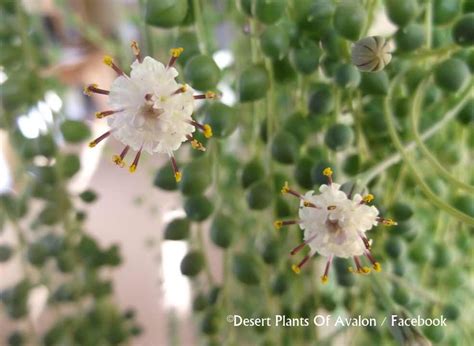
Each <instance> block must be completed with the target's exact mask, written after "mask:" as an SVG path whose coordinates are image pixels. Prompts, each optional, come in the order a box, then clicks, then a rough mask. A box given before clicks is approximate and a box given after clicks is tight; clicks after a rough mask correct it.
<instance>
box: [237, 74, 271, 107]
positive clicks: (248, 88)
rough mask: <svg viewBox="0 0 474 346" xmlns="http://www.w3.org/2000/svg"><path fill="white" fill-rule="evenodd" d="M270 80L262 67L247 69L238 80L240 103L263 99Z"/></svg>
mask: <svg viewBox="0 0 474 346" xmlns="http://www.w3.org/2000/svg"><path fill="white" fill-rule="evenodd" d="M269 87H270V80H269V78H268V72H267V70H266V69H265V67H264V66H262V65H253V66H250V67H247V68H246V69H245V70H244V71H243V72H242V73H241V75H240V78H239V96H240V101H241V102H250V101H255V100H259V99H261V98H263V97H265V95H266V93H267V90H268V88H269Z"/></svg>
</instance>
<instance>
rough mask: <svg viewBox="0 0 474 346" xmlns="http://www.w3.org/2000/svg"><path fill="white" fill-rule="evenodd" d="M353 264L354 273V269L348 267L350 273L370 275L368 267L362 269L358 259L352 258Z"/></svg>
mask: <svg viewBox="0 0 474 346" xmlns="http://www.w3.org/2000/svg"><path fill="white" fill-rule="evenodd" d="M354 263H355V265H356V270H355V271H354V269H353V268H352V267H349V271H350V272H351V273H356V274H369V273H370V268H369V267H364V266H363V265H362V264H361V263H360V260H359V257H357V256H354Z"/></svg>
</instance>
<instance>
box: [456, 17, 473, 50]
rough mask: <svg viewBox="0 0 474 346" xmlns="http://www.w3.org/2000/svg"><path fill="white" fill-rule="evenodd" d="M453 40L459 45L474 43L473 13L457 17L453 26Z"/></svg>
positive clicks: (471, 44)
mask: <svg viewBox="0 0 474 346" xmlns="http://www.w3.org/2000/svg"><path fill="white" fill-rule="evenodd" d="M453 38H454V41H455V42H456V43H457V44H458V45H460V46H465V47H469V46H473V45H474V13H468V14H465V15H463V16H462V17H461V18H459V19H458V20H457V21H456V23H455V24H454V26H453Z"/></svg>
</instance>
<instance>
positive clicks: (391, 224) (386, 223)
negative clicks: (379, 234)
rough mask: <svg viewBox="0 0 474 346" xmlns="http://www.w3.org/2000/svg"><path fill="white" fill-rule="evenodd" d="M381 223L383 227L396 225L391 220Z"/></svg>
mask: <svg viewBox="0 0 474 346" xmlns="http://www.w3.org/2000/svg"><path fill="white" fill-rule="evenodd" d="M382 223H383V224H384V225H385V226H396V225H398V223H397V222H395V221H393V220H392V219H384V220H383V221H382Z"/></svg>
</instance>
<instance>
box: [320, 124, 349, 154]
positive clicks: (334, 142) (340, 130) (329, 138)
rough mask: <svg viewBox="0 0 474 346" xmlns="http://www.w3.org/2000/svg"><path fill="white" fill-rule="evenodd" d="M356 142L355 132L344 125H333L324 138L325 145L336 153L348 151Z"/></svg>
mask: <svg viewBox="0 0 474 346" xmlns="http://www.w3.org/2000/svg"><path fill="white" fill-rule="evenodd" d="M353 141H354V131H353V130H352V128H351V127H349V126H347V125H344V124H335V125H332V126H331V127H330V128H329V129H328V131H327V132H326V135H325V136H324V143H326V145H327V146H328V147H329V148H330V149H331V150H334V151H342V150H344V149H347V148H348V147H349V146H350V145H351V144H352V142H353Z"/></svg>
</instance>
